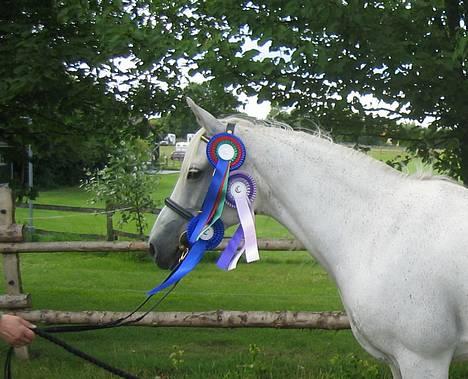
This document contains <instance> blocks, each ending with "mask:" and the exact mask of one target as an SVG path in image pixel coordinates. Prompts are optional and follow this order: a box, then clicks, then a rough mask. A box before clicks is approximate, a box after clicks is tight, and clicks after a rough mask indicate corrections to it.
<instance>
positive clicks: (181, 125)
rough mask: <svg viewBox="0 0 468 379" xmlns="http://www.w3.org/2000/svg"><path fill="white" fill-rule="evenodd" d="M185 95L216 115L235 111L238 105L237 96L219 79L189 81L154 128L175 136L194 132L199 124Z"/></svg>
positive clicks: (161, 132)
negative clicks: (202, 81) (198, 81)
mask: <svg viewBox="0 0 468 379" xmlns="http://www.w3.org/2000/svg"><path fill="white" fill-rule="evenodd" d="M186 97H190V98H191V99H192V100H193V101H195V102H196V103H197V104H199V105H200V106H202V107H203V108H204V109H206V110H207V111H208V112H211V113H213V114H215V115H217V117H219V116H222V115H223V114H224V115H227V114H232V113H235V112H236V108H237V107H238V106H239V105H240V102H239V101H238V100H237V98H236V97H235V96H234V95H233V94H231V93H227V92H226V91H225V89H224V86H223V84H222V82H221V81H217V80H211V81H209V82H205V83H203V84H197V83H191V84H190V85H188V86H187V87H186V88H184V89H183V91H181V96H180V97H178V98H177V99H174V102H173V103H172V104H171V106H170V108H169V109H168V110H167V111H168V112H167V114H166V115H165V116H164V117H163V118H162V119H161V120H158V121H159V123H157V125H156V129H157V130H158V132H159V133H160V134H166V133H175V134H176V135H177V137H185V135H186V134H187V133H194V132H195V131H196V130H198V128H199V126H198V124H197V123H196V121H195V119H194V117H193V113H192V111H191V110H190V109H189V108H188V107H187V102H186Z"/></svg>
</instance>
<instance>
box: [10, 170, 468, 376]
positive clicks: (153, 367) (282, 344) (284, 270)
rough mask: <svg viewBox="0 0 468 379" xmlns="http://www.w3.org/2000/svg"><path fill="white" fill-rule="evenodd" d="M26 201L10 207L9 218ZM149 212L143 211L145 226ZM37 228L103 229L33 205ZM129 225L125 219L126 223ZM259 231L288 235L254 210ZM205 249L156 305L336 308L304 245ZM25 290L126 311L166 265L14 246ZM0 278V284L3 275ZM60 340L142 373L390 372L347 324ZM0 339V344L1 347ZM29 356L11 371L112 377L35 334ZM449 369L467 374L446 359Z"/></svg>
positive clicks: (162, 185)
mask: <svg viewBox="0 0 468 379" xmlns="http://www.w3.org/2000/svg"><path fill="white" fill-rule="evenodd" d="M175 180H176V175H163V176H161V179H160V182H159V185H158V188H157V189H155V199H157V200H159V201H161V200H162V199H163V198H164V197H166V196H167V195H168V194H170V191H171V188H172V186H173V184H174V183H175ZM89 198H90V197H89V194H86V193H84V192H83V191H82V190H79V189H77V188H62V189H60V190H55V191H44V192H42V193H41V195H40V197H39V199H38V202H40V203H45V204H47V203H49V204H62V205H77V206H87V205H89V204H88V200H89ZM26 217H27V210H25V209H18V210H17V221H18V222H22V221H24V220H25V218H26ZM153 221H154V216H148V230H149V228H150V227H151V225H152V223H153ZM34 224H35V226H36V227H39V228H43V229H50V230H57V231H64V230H66V231H69V232H80V233H102V234H104V232H105V219H104V216H94V215H88V214H78V213H72V212H51V211H35V221H34ZM127 228H128V229H131V227H130V226H129V227H127ZM257 228H258V234H259V236H260V237H272V238H278V237H290V235H289V233H288V232H287V231H286V230H285V229H284V228H283V227H282V226H280V225H278V224H277V223H275V222H274V221H273V220H271V219H269V218H267V217H258V219H257ZM216 256H217V254H215V253H208V254H207V256H206V257H205V259H204V260H203V261H202V263H201V264H200V265H199V266H198V267H197V268H196V270H195V271H194V272H192V273H191V274H190V275H189V276H187V277H186V278H184V279H183V281H182V282H181V283H180V284H179V286H178V287H177V288H176V290H175V291H174V292H173V293H172V294H171V296H170V297H169V298H168V299H167V300H166V301H165V302H164V303H162V305H161V306H160V308H159V310H165V311H169V310H173V311H203V310H214V309H226V310H267V311H273V310H292V311H294V310H302V311H323V310H341V309H342V305H341V302H340V298H339V294H338V291H337V289H336V287H335V286H334V284H333V282H332V281H331V280H330V278H329V277H328V275H327V273H326V272H325V271H324V270H323V269H322V268H321V267H320V266H319V265H318V264H317V263H316V261H315V260H314V259H312V258H311V257H310V256H309V254H308V253H306V252H261V258H262V259H261V260H260V262H257V263H254V264H240V265H239V266H238V268H237V269H236V270H234V271H232V272H229V273H225V272H222V271H220V270H218V269H217V268H216V266H215V265H214V261H215V259H216ZM21 272H22V277H23V285H24V290H25V292H29V293H31V295H32V299H33V306H34V308H35V309H60V310H112V311H129V310H131V309H132V308H133V307H134V306H135V305H136V304H138V303H139V302H141V301H142V300H143V298H144V294H145V291H147V290H148V289H150V288H152V287H153V286H154V285H156V284H158V283H159V282H160V281H161V280H162V278H164V277H165V275H167V272H165V271H162V270H159V269H157V268H156V266H155V265H154V264H153V263H152V262H151V261H150V260H149V259H148V257H147V256H146V255H145V254H141V253H128V254H126V253H122V254H106V253H95V254H84V253H69V254H66V253H62V254H23V255H21ZM2 284H3V283H2ZM64 339H66V340H67V341H69V342H71V343H73V344H75V345H77V346H78V347H80V348H82V349H83V350H85V351H87V352H89V353H91V354H95V355H96V356H98V357H100V358H102V359H104V360H106V361H108V362H110V363H112V364H114V365H117V366H118V367H120V368H122V369H125V370H128V371H130V372H132V373H134V374H136V375H138V376H140V377H142V378H145V379H146V378H151V379H154V378H200V379H201V378H390V374H389V371H388V370H387V368H386V367H384V366H383V365H381V364H380V363H378V362H377V361H375V360H374V359H373V358H372V357H370V356H369V355H368V354H367V353H365V352H364V351H363V350H362V348H361V347H360V346H359V345H358V344H357V342H356V341H355V340H354V338H353V336H352V334H351V332H350V331H337V332H333V331H318V330H275V329H226V330H221V329H210V328H205V329H203V328H148V327H128V328H121V329H116V330H105V331H99V332H87V333H82V334H70V335H66V336H64ZM5 348H6V347H4V348H3V349H4V350H5ZM31 352H32V355H33V359H32V360H31V361H29V362H26V363H22V364H21V365H20V364H19V363H18V362H17V361H15V362H14V370H15V372H14V378H16V379H36V378H37V379H39V378H40V379H42V378H48V379H49V378H50V379H58V378H111V377H112V376H110V375H109V374H106V373H104V372H101V370H99V369H97V368H94V367H92V366H90V365H88V364H86V363H83V362H82V361H80V360H78V359H76V358H74V357H72V356H70V355H68V354H67V353H66V352H64V351H62V350H60V349H59V348H57V347H55V346H53V345H51V344H50V343H48V342H46V341H42V340H40V339H38V340H37V341H35V342H34V344H33V345H32V347H31ZM451 377H452V378H465V377H468V366H467V365H463V364H457V365H454V367H453V368H452V371H451Z"/></svg>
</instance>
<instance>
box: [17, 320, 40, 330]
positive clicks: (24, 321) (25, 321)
mask: <svg viewBox="0 0 468 379" xmlns="http://www.w3.org/2000/svg"><path fill="white" fill-rule="evenodd" d="M20 322H21V323H22V324H23V325H24V326H26V327H27V328H30V329H34V328H36V325H34V324H31V323H30V322H29V321H28V320H25V319H23V318H21V319H20Z"/></svg>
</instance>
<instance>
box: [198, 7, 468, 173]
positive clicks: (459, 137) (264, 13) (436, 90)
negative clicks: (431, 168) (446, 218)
mask: <svg viewBox="0 0 468 379" xmlns="http://www.w3.org/2000/svg"><path fill="white" fill-rule="evenodd" d="M463 4H464V3H462V2H461V1H458V0H449V1H445V2H440V1H425V2H424V1H419V2H417V1H413V2H407V1H406V2H395V1H388V2H369V1H325V2H324V1H318V0H314V1H287V2H277V1H276V2H275V1H273V2H271V1H264V0H255V1H250V2H246V3H239V2H236V1H228V2H226V1H210V2H201V4H199V5H194V6H193V12H194V13H195V14H196V15H197V17H199V18H200V19H201V20H204V21H206V22H207V24H209V26H206V27H204V28H200V30H199V32H198V33H196V34H195V36H196V38H199V40H200V41H201V43H205V44H210V45H213V44H216V46H210V47H211V50H210V52H209V53H207V54H206V55H205V56H204V60H203V62H202V65H203V67H204V68H206V71H207V72H208V73H209V74H210V75H212V76H213V77H215V78H217V80H223V81H224V83H231V84H233V85H234V86H237V88H238V89H240V90H243V91H245V92H246V93H248V94H250V95H254V94H256V95H258V98H259V100H271V101H272V102H273V103H274V104H276V105H277V106H294V108H295V111H294V112H293V115H292V116H293V117H296V118H301V117H305V116H307V115H308V116H309V117H310V115H312V117H313V118H314V120H315V121H317V122H318V123H319V124H320V125H322V126H323V127H325V128H326V129H327V130H331V131H333V133H334V134H335V135H337V136H340V138H354V139H356V138H357V137H358V136H359V135H362V134H366V135H369V136H374V137H376V138H380V139H383V140H386V139H388V138H392V139H393V141H394V142H398V141H406V142H407V143H408V147H409V149H410V151H414V152H416V153H417V154H418V155H419V156H421V157H422V158H423V159H424V160H425V161H430V160H434V161H435V162H436V165H437V166H438V167H439V168H440V169H443V170H445V171H447V172H449V173H450V174H451V175H453V176H455V177H461V178H463V179H464V180H468V107H466V104H465V103H466V98H468V71H467V65H468V54H467V51H468V44H467V42H466V41H467V38H468V34H467V24H468V23H467V19H468V10H467V8H466V4H465V5H463ZM207 30H209V32H207ZM205 36H206V37H205ZM215 36H216V38H214V37H215ZM208 38H210V41H211V42H208ZM218 39H220V40H221V41H220V42H219V43H216V42H214V41H218ZM247 39H251V40H254V41H257V43H258V45H259V46H265V47H266V49H267V51H268V54H264V53H263V54H259V52H258V48H257V47H256V46H252V44H249V45H248V46H249V47H248V48H247V51H245V52H243V54H239V51H240V50H242V43H243V41H246V40H247ZM249 49H250V50H249ZM368 95H372V97H374V98H375V99H377V100H378V101H379V102H373V103H369V104H366V105H363V103H366V102H368V100H369V96H368ZM366 96H367V98H366ZM363 99H364V100H363ZM389 104H391V105H392V107H389ZM387 108H389V109H387ZM377 111H384V112H385V111H386V112H387V114H388V115H390V116H391V117H392V120H390V119H388V118H387V117H383V116H381V115H379V114H378V113H375V112H377ZM427 117H429V118H431V119H432V120H433V121H432V124H431V126H430V127H429V128H426V129H421V128H419V127H418V131H417V132H416V133H409V132H411V130H408V129H405V128H401V127H400V125H399V124H398V123H397V121H405V120H407V119H409V120H413V121H418V122H423V121H424V120H425V119H426V118H427ZM418 134H419V135H418ZM441 149H442V150H448V151H449V153H448V154H438V153H437V152H438V151H440V150H441Z"/></svg>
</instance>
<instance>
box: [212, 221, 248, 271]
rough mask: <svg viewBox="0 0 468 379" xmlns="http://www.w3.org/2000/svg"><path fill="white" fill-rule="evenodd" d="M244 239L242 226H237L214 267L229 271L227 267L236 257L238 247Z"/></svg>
mask: <svg viewBox="0 0 468 379" xmlns="http://www.w3.org/2000/svg"><path fill="white" fill-rule="evenodd" d="M243 239H244V231H243V230H242V226H240V225H239V227H238V228H237V230H236V231H235V233H234V234H233V236H232V237H231V239H230V240H229V242H228V244H227V246H226V247H225V249H224V250H223V252H222V253H221V256H220V257H219V259H218V262H216V265H217V266H218V267H219V268H220V269H222V270H225V271H228V270H229V266H230V264H231V262H232V260H233V258H234V257H235V256H236V255H237V252H238V249H239V246H240V245H241V244H242V241H243Z"/></svg>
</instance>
